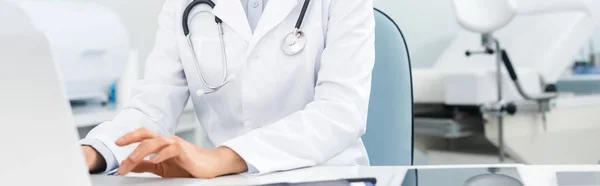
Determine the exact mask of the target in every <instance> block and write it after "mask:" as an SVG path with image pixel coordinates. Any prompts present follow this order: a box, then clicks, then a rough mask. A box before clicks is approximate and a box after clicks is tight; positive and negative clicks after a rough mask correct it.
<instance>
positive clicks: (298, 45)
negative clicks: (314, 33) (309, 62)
mask: <svg viewBox="0 0 600 186" xmlns="http://www.w3.org/2000/svg"><path fill="white" fill-rule="evenodd" d="M305 47H306V35H305V34H304V32H302V31H301V30H294V31H293V32H292V33H290V34H288V35H287V36H286V37H285V38H284V39H283V43H282V44H281V50H283V53H285V54H287V55H296V54H298V53H300V52H301V51H302V50H303V49H304V48H305Z"/></svg>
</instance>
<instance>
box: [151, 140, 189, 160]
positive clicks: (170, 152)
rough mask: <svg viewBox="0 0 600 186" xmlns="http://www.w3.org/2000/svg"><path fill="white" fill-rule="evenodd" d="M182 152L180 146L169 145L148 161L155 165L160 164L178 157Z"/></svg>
mask: <svg viewBox="0 0 600 186" xmlns="http://www.w3.org/2000/svg"><path fill="white" fill-rule="evenodd" d="M182 150H183V148H182V146H181V145H178V144H173V145H170V146H168V147H165V148H164V149H162V150H161V151H160V152H158V153H156V155H155V156H154V157H153V158H152V159H151V160H150V161H151V162H152V163H156V164H158V163H162V162H163V161H165V160H168V159H171V158H174V157H177V156H179V155H180V154H181V151H182Z"/></svg>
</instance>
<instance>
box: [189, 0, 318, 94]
mask: <svg viewBox="0 0 600 186" xmlns="http://www.w3.org/2000/svg"><path fill="white" fill-rule="evenodd" d="M202 4H205V5H208V6H210V8H211V9H214V8H215V5H216V4H215V3H214V2H213V1H212V0H194V1H192V2H191V3H190V4H189V5H188V6H187V7H186V8H185V10H184V12H183V18H182V28H183V34H184V36H185V37H186V39H187V42H188V45H189V48H190V50H191V53H192V57H193V60H194V66H195V67H196V71H197V72H198V74H199V76H200V79H201V81H202V83H203V84H204V86H206V88H208V89H209V90H208V91H204V90H200V91H203V94H204V93H212V92H215V91H217V90H219V89H220V88H221V87H223V86H225V85H226V84H227V83H229V79H228V78H229V77H228V76H229V69H228V62H227V48H226V47H225V40H224V32H223V21H222V20H221V19H220V18H219V17H218V16H215V23H216V24H217V29H218V30H217V31H218V34H219V41H220V45H221V56H222V65H223V66H222V67H223V72H222V77H221V83H220V84H219V85H217V86H214V85H210V84H209V83H208V82H207V81H206V78H205V77H204V73H203V71H202V68H201V67H200V64H199V62H198V56H197V55H196V52H195V49H194V44H193V43H192V39H191V33H190V28H189V20H190V13H191V11H192V9H193V8H194V7H196V6H197V5H202ZM309 5H310V0H305V1H304V5H303V6H302V10H301V12H300V16H299V17H298V20H297V21H296V25H295V26H294V31H293V34H294V35H298V34H301V32H302V31H301V29H300V28H301V27H302V22H303V21H304V17H305V15H306V11H307V10H308V6H309ZM206 12H208V11H206ZM211 13H212V12H211ZM192 18H193V17H192ZM302 35H303V34H302ZM300 51H301V49H300ZM298 52H299V51H298ZM287 54H290V53H287Z"/></svg>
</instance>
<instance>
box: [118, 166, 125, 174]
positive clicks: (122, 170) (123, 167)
mask: <svg viewBox="0 0 600 186" xmlns="http://www.w3.org/2000/svg"><path fill="white" fill-rule="evenodd" d="M125 169H127V166H125V165H121V166H120V167H119V171H118V173H119V175H121V176H123V175H125Z"/></svg>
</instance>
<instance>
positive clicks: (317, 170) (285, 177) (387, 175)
mask: <svg viewBox="0 0 600 186" xmlns="http://www.w3.org/2000/svg"><path fill="white" fill-rule="evenodd" d="M490 166H492V167H516V168H517V169H518V171H519V173H520V175H521V179H522V181H523V183H524V184H525V185H526V186H555V185H556V172H558V171H561V172H578V171H600V166H597V165H561V166H526V165H456V166H415V167H416V168H425V169H444V168H487V167H490ZM408 168H410V167H314V168H307V169H299V170H293V171H288V172H279V173H272V174H266V175H262V176H253V175H245V174H240V175H232V176H225V177H220V178H215V179H211V180H200V179H173V180H164V179H156V178H154V179H151V178H148V179H151V180H142V181H139V182H138V181H135V180H134V179H139V178H122V179H123V180H124V181H117V182H113V185H112V186H133V185H139V184H141V183H143V184H144V185H147V186H171V185H173V186H175V185H214V186H220V185H256V184H267V183H278V182H306V181H319V180H333V179H341V178H363V177H375V178H376V179H377V185H378V186H379V185H400V183H401V182H402V181H403V179H404V174H405V173H406V172H407V170H408ZM102 179H103V178H102V176H93V181H94V182H95V183H98V182H99V181H100V180H102ZM128 179H129V181H127V180H128ZM114 183H121V184H116V185H115V184H114ZM98 185H99V186H104V185H101V184H98Z"/></svg>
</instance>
